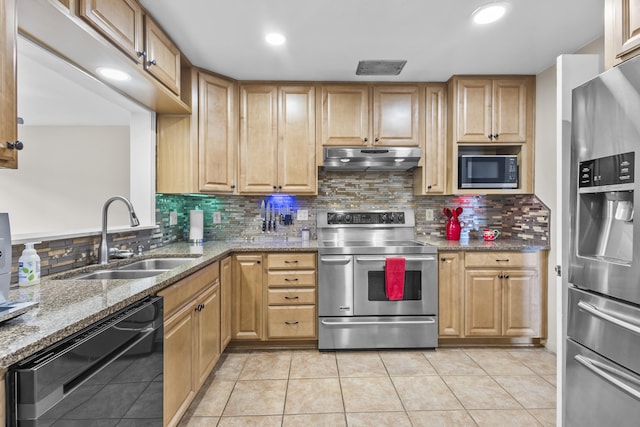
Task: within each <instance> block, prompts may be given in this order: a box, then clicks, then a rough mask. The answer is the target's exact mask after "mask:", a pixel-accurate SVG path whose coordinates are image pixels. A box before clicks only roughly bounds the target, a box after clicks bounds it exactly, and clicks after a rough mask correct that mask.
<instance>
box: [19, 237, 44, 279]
mask: <svg viewBox="0 0 640 427" xmlns="http://www.w3.org/2000/svg"><path fill="white" fill-rule="evenodd" d="M33 245H34V244H33V243H26V244H25V245H24V247H25V249H24V251H22V255H21V256H20V258H19V259H18V284H19V285H20V286H31V285H36V284H38V283H40V257H39V256H38V254H37V252H36V250H35V248H34V247H33Z"/></svg>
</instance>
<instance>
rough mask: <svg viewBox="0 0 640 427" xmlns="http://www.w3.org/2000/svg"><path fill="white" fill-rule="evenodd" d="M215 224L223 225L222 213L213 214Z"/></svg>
mask: <svg viewBox="0 0 640 427" xmlns="http://www.w3.org/2000/svg"><path fill="white" fill-rule="evenodd" d="M213 223H214V224H222V215H220V212H214V213H213Z"/></svg>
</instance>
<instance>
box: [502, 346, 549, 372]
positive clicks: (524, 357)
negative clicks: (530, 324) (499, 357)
mask: <svg viewBox="0 0 640 427" xmlns="http://www.w3.org/2000/svg"><path fill="white" fill-rule="evenodd" d="M509 354H510V355H511V356H513V357H514V358H516V359H518V360H519V361H520V362H522V363H523V364H524V365H525V366H526V367H528V368H529V369H531V370H532V371H533V372H535V373H536V374H538V375H554V374H555V373H556V362H557V361H556V355H555V354H553V353H551V352H550V351H547V350H544V349H521V350H513V351H509Z"/></svg>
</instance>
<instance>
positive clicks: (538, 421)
mask: <svg viewBox="0 0 640 427" xmlns="http://www.w3.org/2000/svg"><path fill="white" fill-rule="evenodd" d="M555 373H556V363H555V355H553V354H551V353H549V352H547V351H545V350H543V349H464V350H463V349H438V350H433V351H379V352H378V351H371V352H337V353H333V352H330V353H320V352H318V351H277V352H252V353H225V354H224V355H223V356H222V358H221V360H220V361H219V362H218V365H217V366H216V368H215V370H214V372H213V374H212V375H211V377H210V378H209V380H208V381H207V383H206V384H205V386H204V387H203V389H202V390H201V392H200V393H199V395H198V396H197V397H196V399H195V401H194V402H193V404H192V405H191V408H189V411H188V412H187V414H186V416H185V417H184V418H183V420H182V422H181V424H180V426H181V427H200V426H216V425H217V426H225V427H227V426H243V427H244V426H287V427H289V426H304V427H313V426H326V427H334V426H335V427H338V426H349V427H356V426H375V427H381V426H394V427H403V426H476V425H478V426H509V427H514V426H541V425H543V426H554V425H555V413H556V411H555V407H556V387H555Z"/></svg>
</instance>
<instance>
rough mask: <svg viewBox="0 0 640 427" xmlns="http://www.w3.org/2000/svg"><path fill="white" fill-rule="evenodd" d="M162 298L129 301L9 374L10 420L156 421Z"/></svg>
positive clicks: (86, 426) (24, 423) (27, 426)
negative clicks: (129, 302)
mask: <svg viewBox="0 0 640 427" xmlns="http://www.w3.org/2000/svg"><path fill="white" fill-rule="evenodd" d="M162 308H163V304H162V298H161V297H149V298H147V299H145V300H142V301H139V302H137V303H134V304H132V305H130V306H127V307H126V308H124V309H122V310H120V311H118V312H117V313H114V314H112V315H111V316H109V317H108V318H106V319H104V320H102V321H100V322H98V323H95V324H93V325H91V326H89V327H87V328H85V329H83V330H82V331H80V332H78V333H76V334H74V335H72V336H70V337H68V338H66V339H64V340H62V341H60V342H58V343H56V344H55V345H53V346H51V347H49V348H47V349H46V350H43V351H41V352H39V353H37V354H35V355H33V356H31V357H29V358H28V359H25V360H23V361H21V362H18V363H17V364H15V365H13V366H11V367H10V368H9V370H8V372H7V391H8V396H7V397H8V403H9V404H8V410H7V418H8V425H9V426H19V427H31V426H38V427H43V426H52V427H53V426H65V427H76V426H77V427H80V426H83V427H98V426H99V427H110V426H114V427H115V426H118V427H125V426H130V427H133V426H136V427H141V426H144V427H147V426H149V427H150V426H162V400H163V375H162V373H163V327H162V325H163V314H162V311H163V310H162Z"/></svg>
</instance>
